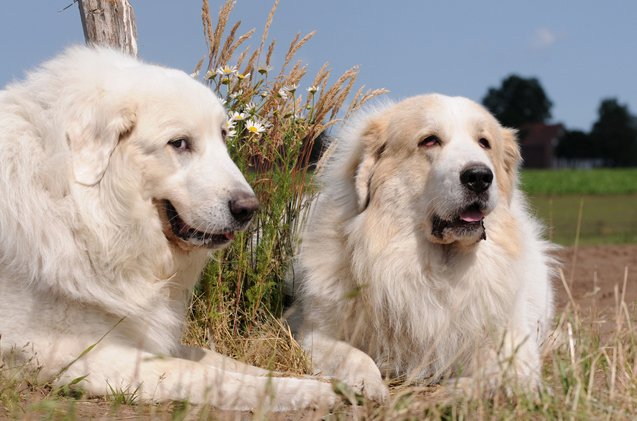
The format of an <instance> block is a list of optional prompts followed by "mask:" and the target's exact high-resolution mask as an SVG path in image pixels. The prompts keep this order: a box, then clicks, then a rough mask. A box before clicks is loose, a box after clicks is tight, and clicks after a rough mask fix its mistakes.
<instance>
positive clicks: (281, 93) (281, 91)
mask: <svg viewBox="0 0 637 421" xmlns="http://www.w3.org/2000/svg"><path fill="white" fill-rule="evenodd" d="M277 94H278V95H279V97H281V98H283V99H288V93H287V92H286V90H285V89H284V88H281V89H279V92H277Z"/></svg>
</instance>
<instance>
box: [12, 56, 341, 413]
mask: <svg viewBox="0 0 637 421" xmlns="http://www.w3.org/2000/svg"><path fill="white" fill-rule="evenodd" d="M226 132H227V121H226V112H225V110H224V108H223V106H222V104H221V102H220V101H219V100H218V99H217V98H216V97H215V96H214V95H213V94H212V93H211V91H210V90H209V89H208V88H206V87H205V86H204V85H202V84H200V83H198V82H196V81H194V80H193V79H192V78H191V77H189V76H188V75H186V74H185V73H183V72H180V71H177V70H171V69H167V68H163V67H159V66H153V65H149V64H144V63H141V62H139V61H137V60H135V59H133V58H131V57H127V56H124V55H122V54H120V53H117V52H114V51H110V50H106V49H90V48H83V47H76V48H72V49H70V50H69V51H67V52H66V53H64V54H63V55H61V56H60V57H58V58H56V59H54V60H52V61H50V62H48V63H46V64H44V65H43V66H42V67H41V68H40V69H39V70H37V71H35V72H33V73H31V74H30V75H29V76H28V78H27V80H26V81H25V82H22V83H15V84H12V85H10V86H9V87H8V88H7V89H6V90H5V91H2V92H1V93H0V335H1V339H0V345H1V347H2V348H1V350H2V357H3V360H4V362H5V364H9V365H11V366H20V365H24V364H31V365H32V366H34V367H38V368H39V378H40V379H41V380H43V381H53V382H54V383H55V384H58V385H64V384H69V383H73V382H74V381H75V380H77V379H81V378H82V377H83V376H86V377H85V378H84V379H83V380H82V381H80V382H79V383H78V384H77V386H79V387H81V388H83V389H84V390H85V391H86V392H88V394H90V395H104V394H108V393H109V392H111V391H129V392H132V391H133V390H136V389H137V392H138V393H139V396H141V398H143V399H147V400H189V401H190V402H195V403H211V404H213V405H214V406H216V407H219V408H225V409H253V408H257V407H260V406H261V405H264V408H269V409H275V410H287V409H293V408H299V407H306V406H310V405H316V404H318V403H320V402H327V403H330V402H331V401H333V399H334V395H333V393H332V391H331V385H330V384H328V383H326V382H321V381H319V380H313V379H298V378H283V377H270V376H269V375H268V374H269V373H268V372H267V371H266V370H262V369H260V368H256V367H251V366H248V365H244V364H241V363H239V362H237V361H234V360H232V359H230V358H227V357H223V356H222V355H219V354H217V353H215V352H212V351H209V350H205V349H199V348H189V347H186V346H183V345H181V344H180V337H181V333H182V328H183V325H184V318H185V311H186V308H187V306H188V304H189V299H190V295H191V292H192V289H193V286H194V284H195V282H196V281H197V279H198V277H199V274H200V272H201V270H202V269H203V267H204V265H205V263H206V261H207V259H208V258H209V255H210V250H212V249H215V248H219V247H222V246H224V245H226V244H228V243H229V242H230V241H231V240H232V238H233V233H234V232H235V231H238V230H242V229H244V228H245V227H246V225H247V224H248V222H249V221H250V219H251V217H252V215H253V213H254V211H255V210H256V209H257V206H258V201H257V199H256V198H255V196H254V193H253V192H252V189H251V188H250V186H249V185H248V184H247V182H246V181H245V179H244V178H243V176H242V174H241V173H240V172H239V170H238V169H237V167H236V166H235V165H234V163H233V162H232V161H231V159H230V157H229V156H228V153H227V151H226V147H225V144H224V138H225V135H226Z"/></svg>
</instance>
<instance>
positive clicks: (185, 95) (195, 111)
mask: <svg viewBox="0 0 637 421" xmlns="http://www.w3.org/2000/svg"><path fill="white" fill-rule="evenodd" d="M138 89H139V94H140V98H139V99H140V101H141V102H140V104H143V106H142V105H140V107H138V108H139V111H140V112H142V113H144V109H146V111H147V112H148V113H151V114H152V117H153V119H154V120H156V121H158V122H161V121H162V120H164V121H166V122H183V123H186V122H188V123H190V124H202V125H210V124H214V125H215V126H219V125H225V124H226V120H227V114H226V111H225V108H224V106H223V104H222V103H221V100H219V98H218V97H217V96H216V95H215V94H214V93H213V92H212V91H211V90H210V88H208V87H206V86H205V85H203V84H201V83H200V82H198V81H196V80H194V79H193V78H192V77H190V76H188V75H186V74H185V73H183V72H180V71H177V70H173V69H163V68H160V69H158V71H157V72H156V74H155V75H153V76H152V77H151V76H148V75H147V77H146V78H145V79H144V80H140V86H139V87H138Z"/></svg>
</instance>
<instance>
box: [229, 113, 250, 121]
mask: <svg viewBox="0 0 637 421" xmlns="http://www.w3.org/2000/svg"><path fill="white" fill-rule="evenodd" d="M245 119H246V115H245V113H238V112H236V111H235V112H233V113H232V114H230V121H231V122H236V121H243V120H245Z"/></svg>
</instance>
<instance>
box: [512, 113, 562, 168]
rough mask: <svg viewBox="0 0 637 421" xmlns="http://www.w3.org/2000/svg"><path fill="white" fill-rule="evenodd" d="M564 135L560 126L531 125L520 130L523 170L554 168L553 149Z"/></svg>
mask: <svg viewBox="0 0 637 421" xmlns="http://www.w3.org/2000/svg"><path fill="white" fill-rule="evenodd" d="M563 134H564V126H563V125H562V124H544V123H531V124H527V125H525V126H524V127H522V128H521V129H520V149H521V152H522V159H523V160H524V163H523V164H522V165H523V166H524V168H556V167H557V166H558V163H557V160H556V159H555V147H556V146H557V143H558V142H559V140H560V137H561V136H562V135H563Z"/></svg>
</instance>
